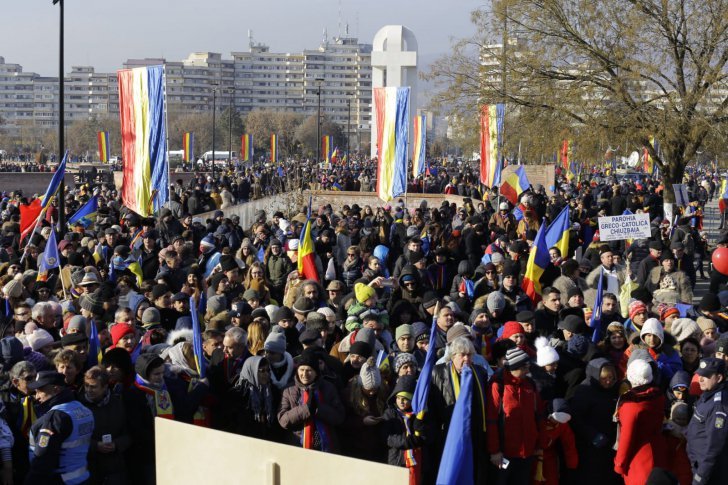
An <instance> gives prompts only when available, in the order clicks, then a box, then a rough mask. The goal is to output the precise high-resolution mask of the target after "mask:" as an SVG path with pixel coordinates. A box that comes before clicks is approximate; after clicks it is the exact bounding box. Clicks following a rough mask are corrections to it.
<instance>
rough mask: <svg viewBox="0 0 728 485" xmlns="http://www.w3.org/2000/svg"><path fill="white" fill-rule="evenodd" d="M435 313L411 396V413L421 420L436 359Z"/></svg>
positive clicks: (425, 408) (425, 407)
mask: <svg viewBox="0 0 728 485" xmlns="http://www.w3.org/2000/svg"><path fill="white" fill-rule="evenodd" d="M436 332H437V312H435V315H434V316H433V317H432V328H430V345H428V346H427V355H426V356H425V363H424V364H423V365H422V372H420V378H419V379H417V385H416V386H415V393H414V395H413V396H412V411H413V412H414V414H415V415H416V416H417V417H418V418H420V419H422V418H423V417H424V415H425V411H427V396H428V394H429V393H430V379H432V369H433V367H435V360H436V359H437V356H436V355H437V351H436V349H435V336H436V335H437V333H436Z"/></svg>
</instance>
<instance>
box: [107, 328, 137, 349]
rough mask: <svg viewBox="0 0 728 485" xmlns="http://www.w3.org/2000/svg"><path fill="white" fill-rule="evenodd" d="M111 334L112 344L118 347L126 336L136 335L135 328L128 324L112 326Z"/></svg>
mask: <svg viewBox="0 0 728 485" xmlns="http://www.w3.org/2000/svg"><path fill="white" fill-rule="evenodd" d="M109 332H110V333H111V343H112V344H113V346H114V347H116V345H117V344H118V343H119V340H121V339H122V338H124V335H129V334H132V335H133V334H134V327H133V326H132V325H129V324H127V323H117V324H116V325H112V327H111V330H109Z"/></svg>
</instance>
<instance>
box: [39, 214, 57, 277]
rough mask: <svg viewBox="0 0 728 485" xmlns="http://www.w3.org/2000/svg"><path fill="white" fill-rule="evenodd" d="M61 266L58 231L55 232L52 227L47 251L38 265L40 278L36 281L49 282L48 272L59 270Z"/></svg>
mask: <svg viewBox="0 0 728 485" xmlns="http://www.w3.org/2000/svg"><path fill="white" fill-rule="evenodd" d="M59 266H60V262H59V261H58V244H57V243H56V231H54V230H53V227H52V226H51V235H50V236H48V241H47V242H46V247H45V251H43V256H41V258H40V262H39V263H38V276H37V278H36V281H48V272H49V271H50V270H52V269H54V268H58V267H59Z"/></svg>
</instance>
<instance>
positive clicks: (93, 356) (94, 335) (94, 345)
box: [86, 320, 124, 367]
mask: <svg viewBox="0 0 728 485" xmlns="http://www.w3.org/2000/svg"><path fill="white" fill-rule="evenodd" d="M122 325H124V324H122ZM101 356H102V353H101V342H100V341H99V331H98V330H97V329H96V322H94V321H93V320H91V335H89V337H88V357H87V358H86V359H87V361H88V364H89V367H93V366H95V365H99V364H100V363H101Z"/></svg>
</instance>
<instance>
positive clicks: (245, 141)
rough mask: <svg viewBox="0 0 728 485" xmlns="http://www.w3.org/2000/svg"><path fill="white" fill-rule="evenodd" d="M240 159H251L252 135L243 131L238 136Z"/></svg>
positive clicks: (245, 160)
mask: <svg viewBox="0 0 728 485" xmlns="http://www.w3.org/2000/svg"><path fill="white" fill-rule="evenodd" d="M240 159H241V160H242V161H244V162H249V161H251V160H252V159H253V135H250V134H248V133H245V134H244V135H243V136H241V137H240Z"/></svg>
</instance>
